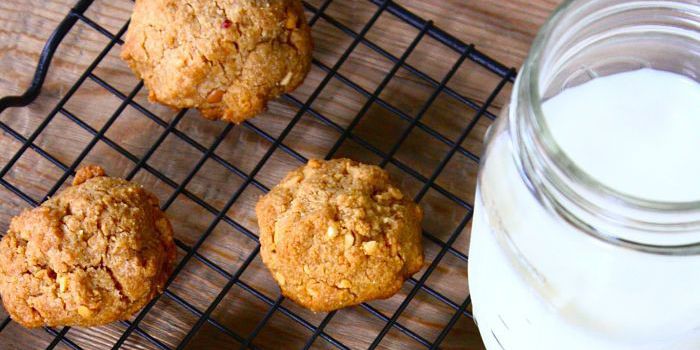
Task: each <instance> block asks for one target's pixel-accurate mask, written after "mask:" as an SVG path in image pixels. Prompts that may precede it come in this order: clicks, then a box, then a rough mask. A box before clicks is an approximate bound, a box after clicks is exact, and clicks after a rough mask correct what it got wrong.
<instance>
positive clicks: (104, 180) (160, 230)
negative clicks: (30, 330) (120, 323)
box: [0, 166, 175, 327]
mask: <svg viewBox="0 0 700 350" xmlns="http://www.w3.org/2000/svg"><path fill="white" fill-rule="evenodd" d="M174 259H175V245H174V243H173V231H172V228H171V227H170V222H169V221H168V220H167V219H166V218H165V216H164V214H163V212H161V210H160V209H159V208H158V199H157V198H156V197H155V196H153V195H152V194H150V193H149V192H147V191H145V190H144V189H143V188H141V186H139V185H136V184H133V183H131V182H128V181H126V180H122V179H117V178H111V177H106V176H104V171H103V170H102V168H99V167H94V166H91V167H86V168H82V169H80V170H78V172H77V174H76V176H75V181H74V182H73V186H70V187H68V188H67V189H65V190H64V191H63V192H61V193H59V194H58V195H56V196H55V197H53V198H51V199H49V200H47V201H46V202H44V203H42V204H41V206H39V207H37V208H34V209H31V210H26V211H24V212H23V213H22V214H20V215H19V216H17V217H14V218H13V219H12V222H11V223H10V228H9V230H8V232H7V234H6V235H5V237H3V239H2V241H1V242H0V294H2V301H3V304H4V305H5V310H7V312H8V313H9V314H10V316H11V317H12V319H13V320H15V321H17V322H18V323H20V324H22V325H24V326H26V327H38V326H42V325H48V326H61V325H79V326H96V325H102V324H106V323H109V322H113V321H116V320H123V319H127V318H129V316H131V315H132V314H134V313H135V312H136V311H138V310H139V309H140V308H141V307H143V306H144V305H145V304H146V303H148V302H149V301H150V300H151V299H152V298H153V297H154V296H155V295H156V294H157V293H160V292H161V291H162V289H163V285H164V284H165V281H166V280H167V278H168V275H169V274H170V272H171V270H172V266H173V262H174Z"/></svg>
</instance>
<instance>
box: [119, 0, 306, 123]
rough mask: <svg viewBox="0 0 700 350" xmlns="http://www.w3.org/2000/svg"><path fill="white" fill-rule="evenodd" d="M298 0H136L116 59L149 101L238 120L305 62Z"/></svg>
mask: <svg viewBox="0 0 700 350" xmlns="http://www.w3.org/2000/svg"><path fill="white" fill-rule="evenodd" d="M311 49H312V44H311V33H310V29H309V26H308V24H307V23H306V20H305V18H304V11H303V8H302V5H301V2H300V1H299V0H136V5H135V7H134V12H133V14H132V17H131V24H130V25H129V31H128V32H127V34H126V40H125V43H124V46H123V49H122V53H121V57H122V59H124V60H125V61H126V62H127V63H128V64H129V66H130V67H131V69H132V70H133V71H134V73H136V75H138V76H139V77H140V78H142V79H143V80H144V84H145V85H146V87H147V88H148V89H149V99H150V100H152V101H156V102H160V103H163V104H165V105H169V106H172V107H175V108H190V107H196V108H197V109H199V110H200V111H201V112H202V115H203V116H205V117H207V118H209V119H224V120H227V121H230V122H235V123H240V122H242V121H244V120H246V119H248V118H251V117H253V116H255V115H256V114H258V113H260V112H262V111H263V110H264V108H265V106H266V104H267V101H269V100H271V99H273V98H275V97H277V96H279V95H281V94H282V93H285V92H289V91H292V90H294V89H295V88H296V87H297V86H298V85H300V84H301V83H302V81H303V80H304V77H305V76H306V74H307V73H308V71H309V68H310V64H311Z"/></svg>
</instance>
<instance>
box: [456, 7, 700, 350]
mask: <svg viewBox="0 0 700 350" xmlns="http://www.w3.org/2000/svg"><path fill="white" fill-rule="evenodd" d="M643 68H646V69H649V68H651V69H654V70H659V71H666V72H672V73H675V74H678V75H682V76H685V77H687V78H689V80H690V81H694V82H700V4H699V3H698V2H697V1H619V0H618V1H613V0H591V1H569V2H565V3H564V4H563V5H562V7H561V8H560V9H559V10H558V11H557V12H555V14H554V15H553V16H552V18H551V19H550V20H549V21H548V23H547V24H546V25H545V26H544V27H543V28H542V30H541V32H540V34H539V35H538V38H537V39H536V41H535V43H534V45H533V48H532V50H531V52H530V55H529V57H528V60H527V61H526V63H525V64H524V66H523V68H522V71H521V73H520V75H519V76H518V79H517V81H516V84H515V86H514V89H513V95H512V98H511V102H510V106H509V107H506V108H504V110H503V115H501V117H500V118H499V120H498V121H497V122H496V124H494V126H493V127H492V129H491V130H490V131H489V135H488V137H487V144H488V145H487V149H486V153H485V155H484V157H483V158H482V163H481V170H480V175H479V182H478V189H477V197H476V200H475V202H476V205H475V207H476V209H475V214H474V221H473V227H472V238H471V247H470V262H469V287H470V292H471V295H472V300H473V307H474V315H475V319H476V321H477V323H478V325H479V329H480V331H481V334H482V337H483V338H484V341H485V343H486V345H487V347H488V348H489V349H492V350H493V349H501V348H503V349H506V350H514V349H515V350H517V349H603V350H605V349H700V316H699V315H700V197H698V198H693V197H692V196H693V195H692V194H693V193H700V181H699V182H698V183H697V186H698V187H693V188H687V193H690V194H691V195H690V196H691V198H689V199H685V198H684V199H683V200H679V201H664V200H659V199H658V198H653V199H649V198H644V197H640V196H638V195H637V193H633V192H630V191H622V190H620V188H618V187H616V186H610V184H609V183H602V182H600V181H599V179H598V178H596V177H595V176H592V175H591V174H589V173H587V172H586V171H584V170H582V169H581V168H580V167H579V165H578V164H577V163H576V162H574V161H572V160H571V159H570V158H569V157H568V155H567V154H566V153H565V152H563V151H562V149H561V148H560V147H559V146H560V145H559V144H558V143H557V142H556V140H557V138H556V137H554V136H556V135H552V131H551V130H550V129H549V127H548V125H547V121H546V118H544V116H543V111H542V104H543V102H544V101H547V100H548V99H551V98H553V97H556V96H557V95H559V94H560V93H561V92H562V91H565V90H567V89H570V88H572V87H577V86H581V85H582V84H586V83H587V82H590V81H592V80H594V79H597V78H601V77H606V76H610V75H614V74H617V73H621V72H630V71H636V70H639V69H643ZM590 103H598V101H590ZM658 103H673V102H672V101H666V100H664V101H658ZM697 116H698V118H700V111H698V112H697ZM663 117H664V116H663V115H660V116H659V118H663ZM696 125H697V124H696ZM601 127H604V126H601ZM634 127H635V126H634V125H630V127H629V129H630V132H634ZM697 135H698V137H699V138H700V130H697ZM595 136H596V135H588V137H590V138H591V142H595ZM620 136H621V137H622V135H620ZM688 152H700V150H688ZM649 161H650V162H654V161H657V160H655V159H650V160H649ZM659 164H660V165H659V166H663V164H664V163H663V162H659ZM671 170H672V169H671ZM630 176H631V177H633V176H635V174H630ZM659 186H661V184H660V185H659ZM693 186H694V185H693Z"/></svg>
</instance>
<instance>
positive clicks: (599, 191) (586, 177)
mask: <svg viewBox="0 0 700 350" xmlns="http://www.w3.org/2000/svg"><path fill="white" fill-rule="evenodd" d="M596 2H597V0H593V1H588V2H587V3H585V2H582V1H580V0H565V1H564V2H563V3H562V4H561V5H560V6H559V7H558V8H557V9H556V10H555V11H554V12H553V14H552V15H551V16H550V18H549V19H548V20H547V21H546V22H545V24H544V25H543V26H542V27H541V28H540V30H539V32H538V34H537V36H536V37H535V40H534V42H533V44H532V46H531V49H530V52H529V55H528V58H527V59H526V60H525V63H524V64H523V69H522V71H521V74H520V76H519V77H518V78H519V79H518V80H519V81H518V82H516V87H515V88H514V90H513V98H514V99H516V98H520V97H524V98H525V102H526V103H527V104H528V109H529V111H528V112H529V113H526V115H525V118H530V119H528V120H527V121H526V122H527V123H529V124H530V126H529V127H530V128H532V129H533V134H535V135H536V137H537V138H538V140H537V145H536V146H533V147H536V148H537V150H538V152H540V153H541V154H542V155H543V157H546V158H548V160H549V162H548V164H549V165H553V166H554V167H556V169H554V171H556V174H558V175H559V176H565V177H567V178H568V179H569V180H570V181H573V182H575V183H576V184H578V185H581V186H582V187H584V188H586V190H587V191H590V192H591V194H592V196H593V197H595V198H596V200H598V201H614V202H615V205H616V206H618V207H620V208H624V210H627V211H632V212H635V213H645V214H648V213H651V214H654V215H657V216H658V215H668V214H673V215H675V214H682V215H683V217H684V218H692V219H690V221H686V222H681V223H676V224H679V225H680V226H681V227H686V228H687V227H689V226H692V227H693V229H700V199H698V200H694V201H685V202H674V201H659V200H652V199H646V198H641V197H637V196H634V195H631V194H628V193H623V192H621V191H619V190H616V189H615V188H612V187H610V186H608V185H606V184H604V183H602V182H600V181H599V180H597V179H596V178H595V177H593V176H592V175H590V174H589V173H587V172H586V171H584V170H583V169H582V168H581V167H580V166H578V165H577V164H576V163H575V162H574V161H573V160H572V159H571V158H570V157H569V156H568V155H567V154H566V153H565V152H564V151H563V150H562V149H561V147H560V146H559V144H558V143H557V142H556V140H555V139H554V137H553V135H552V133H551V130H550V128H549V126H548V125H547V122H546V120H545V117H544V112H543V109H542V104H543V102H544V101H543V96H542V93H541V91H540V90H541V89H540V68H541V63H542V60H543V57H544V55H543V52H544V50H545V49H547V48H548V47H549V46H548V44H550V43H551V41H552V40H556V38H554V37H553V35H552V34H553V33H554V29H556V28H558V27H559V26H561V25H562V22H563V21H565V20H566V19H567V18H568V17H567V16H570V15H572V14H575V13H576V12H575V11H585V10H586V9H587V6H589V5H590V6H592V4H594V3H596ZM578 5H581V6H579V7H577V8H574V6H578ZM639 6H655V7H673V8H678V7H679V6H680V7H681V8H683V9H684V10H687V11H691V12H692V13H693V14H694V15H695V14H696V15H697V17H698V18H700V6H699V5H691V4H688V3H681V2H680V1H676V0H661V1H659V0H646V1H645V0H633V1H627V2H621V3H619V4H615V5H613V6H611V7H609V8H607V10H608V11H626V10H629V9H630V8H638V7H639ZM698 25H699V26H700V22H698ZM567 29H569V28H567ZM514 119H517V118H512V119H511V122H512V123H516V121H515V120H514ZM516 130H517V127H516ZM516 134H517V132H516ZM525 148H527V146H525ZM520 166H521V167H522V164H521V165H520ZM549 175H551V174H549ZM556 176H557V175H555V176H554V177H556ZM554 186H555V187H556V186H557V184H556V183H555V184H554ZM557 190H562V188H557ZM563 192H567V193H565V194H564V195H567V194H568V195H572V194H573V195H576V193H575V192H576V191H575V190H573V189H571V188H565V189H564V191H563ZM569 199H570V200H572V201H574V202H575V201H577V200H581V198H575V199H571V198H569ZM587 199H588V198H584V199H583V200H584V201H586V200H587ZM618 214H619V213H614V215H615V216H619V215H618ZM645 224H648V223H645ZM651 224H652V225H651V226H650V228H651V229H652V230H654V229H656V230H657V232H665V231H666V229H668V226H664V225H660V224H658V223H651ZM654 224H656V225H654ZM608 238H610V239H611V240H614V241H620V239H619V237H615V236H614V235H612V236H611V237H608ZM631 243H634V242H631ZM691 245H692V246H698V248H700V241H699V242H694V243H692V244H691ZM687 246H688V245H683V247H684V248H687ZM668 247H680V246H664V248H668ZM644 250H648V249H644ZM652 250H653V249H652Z"/></svg>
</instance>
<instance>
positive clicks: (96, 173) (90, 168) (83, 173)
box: [73, 165, 105, 186]
mask: <svg viewBox="0 0 700 350" xmlns="http://www.w3.org/2000/svg"><path fill="white" fill-rule="evenodd" d="M100 176H105V170H104V169H102V167H101V166H99V165H86V166H84V167H82V168H80V169H78V171H76V172H75V178H74V179H73V186H76V185H80V184H81V183H83V182H85V181H87V180H90V179H92V178H93V177H100Z"/></svg>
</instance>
